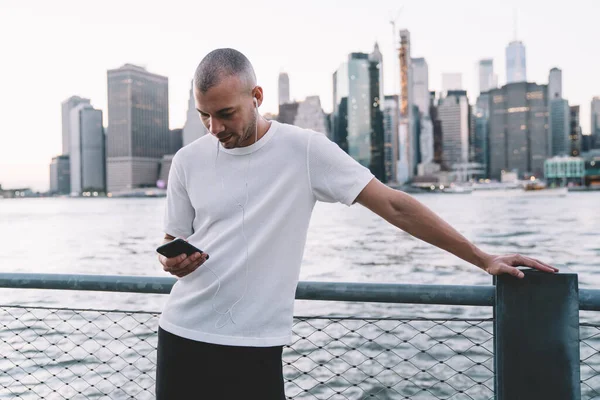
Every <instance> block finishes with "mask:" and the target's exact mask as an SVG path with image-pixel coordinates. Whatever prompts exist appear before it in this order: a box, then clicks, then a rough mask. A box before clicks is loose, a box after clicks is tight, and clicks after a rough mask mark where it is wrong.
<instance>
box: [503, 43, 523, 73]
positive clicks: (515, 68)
mask: <svg viewBox="0 0 600 400" xmlns="http://www.w3.org/2000/svg"><path fill="white" fill-rule="evenodd" d="M526 81H527V62H526V59H525V45H524V44H523V42H520V41H517V40H515V41H512V42H510V43H509V44H508V46H507V47H506V83H507V84H508V83H515V82H526Z"/></svg>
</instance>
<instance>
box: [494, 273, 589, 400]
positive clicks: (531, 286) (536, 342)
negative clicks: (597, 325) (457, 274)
mask: <svg viewBox="0 0 600 400" xmlns="http://www.w3.org/2000/svg"><path fill="white" fill-rule="evenodd" d="M523 272H524V273H525V278H523V279H517V278H514V277H512V276H509V275H501V276H499V277H498V279H496V304H495V307H494V322H495V323H494V350H495V370H496V399H497V400H519V399H523V400H525V399H527V400H538V399H539V400H542V399H544V400H548V399H557V400H558V399H569V400H579V399H581V384H580V372H579V290H578V286H577V274H548V273H543V272H539V271H535V270H525V271H523Z"/></svg>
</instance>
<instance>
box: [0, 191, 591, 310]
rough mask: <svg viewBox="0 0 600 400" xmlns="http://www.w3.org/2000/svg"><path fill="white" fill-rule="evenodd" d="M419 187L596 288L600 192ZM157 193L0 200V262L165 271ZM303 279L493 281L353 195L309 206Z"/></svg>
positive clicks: (39, 298) (502, 242) (17, 266)
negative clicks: (487, 192)
mask: <svg viewBox="0 0 600 400" xmlns="http://www.w3.org/2000/svg"><path fill="white" fill-rule="evenodd" d="M416 197H417V198H418V199H419V200H420V201H422V202H423V203H425V204H426V205H427V206H429V207H430V208H431V209H433V210H434V211H435V212H437V213H438V214H439V215H441V216H442V217H443V218H444V219H446V220H447V221H448V222H450V223H451V224H452V225H453V226H454V227H456V228H457V229H458V230H459V231H460V232H461V233H462V234H464V235H465V236H466V237H467V238H469V239H471V240H472V241H474V242H475V243H476V244H477V245H479V246H480V247H481V248H482V249H484V250H486V251H489V252H494V253H513V252H521V253H523V254H526V255H531V256H533V257H536V258H540V259H542V260H545V261H547V262H549V263H552V264H553V265H555V266H557V267H559V268H561V271H569V272H575V273H578V274H579V281H580V286H581V287H584V288H600V273H599V272H600V270H599V267H600V193H594V192H592V193H569V195H568V196H566V197H548V198H541V197H535V198H529V197H514V198H506V197H503V198H490V197H481V196H477V195H439V194H431V195H417V196H416ZM164 203H165V200H164V199H156V198H151V199H25V200H0V243H2V245H1V246H0V271H4V272H46V273H83V274H124V275H155V276H166V275H165V274H164V273H163V272H162V270H161V268H160V265H159V264H158V262H157V261H156V255H155V252H154V249H155V248H156V246H157V245H158V244H160V242H161V238H162V236H163V232H162V215H163V209H164ZM301 279H302V280H316V281H353V282H393V283H415V284H418V283H421V284H465V285H487V284H490V282H491V279H490V277H489V276H488V275H487V274H485V273H483V272H481V271H480V270H478V269H477V268H475V267H474V266H471V265H470V264H468V263H466V262H464V261H462V260H460V259H458V258H456V257H454V256H453V255H450V254H448V253H446V252H444V251H442V250H439V249H437V248H435V247H433V246H431V245H429V244H427V243H424V242H422V241H420V240H418V239H415V238H413V237H411V236H410V235H408V234H406V233H404V232H402V231H400V230H399V229H397V228H395V227H393V226H392V225H390V224H388V223H387V222H385V221H383V220H382V219H381V218H379V217H378V216H376V215H375V214H373V213H371V212H370V211H369V210H367V209H365V208H363V207H362V206H360V205H354V206H352V207H346V206H344V205H339V204H324V203H318V204H317V206H316V207H315V210H314V213H313V218H312V220H311V225H310V228H309V233H308V241H307V244H306V250H305V255H304V261H303V267H302V272H301ZM3 293H5V294H7V293H10V296H9V297H8V298H7V297H6V296H3V297H4V303H5V304H6V303H13V304H14V303H18V304H24V303H25V304H44V305H61V304H62V305H65V304H70V303H71V301H77V304H79V305H80V306H95V305H102V306H104V307H110V308H128V309H136V308H139V307H142V306H143V309H146V310H147V309H151V310H160V309H161V307H162V303H163V302H164V300H165V296H162V295H150V296H148V295H131V294H106V293H99V292H96V293H92V292H88V293H80V292H61V293H58V292H52V291H44V292H42V291H34V290H20V291H12V290H11V291H6V290H3ZM304 303H306V302H299V304H298V305H297V307H298V308H297V309H298V311H299V312H310V311H311V307H310V305H306V304H304ZM349 307H353V306H349ZM421 308H422V307H421ZM421 308H420V309H421ZM365 309H366V308H365V307H359V308H357V309H355V310H354V311H356V310H365ZM457 310H458V308H457ZM319 311H320V312H322V311H321V310H319ZM354 311H353V312H354ZM449 312H452V311H451V310H450V311H449Z"/></svg>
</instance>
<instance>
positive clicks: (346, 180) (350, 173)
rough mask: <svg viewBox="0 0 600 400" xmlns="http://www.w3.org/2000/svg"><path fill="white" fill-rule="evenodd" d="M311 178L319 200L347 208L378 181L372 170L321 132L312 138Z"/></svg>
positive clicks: (309, 141) (310, 146) (309, 170)
mask: <svg viewBox="0 0 600 400" xmlns="http://www.w3.org/2000/svg"><path fill="white" fill-rule="evenodd" d="M308 176H309V181H310V186H311V189H312V191H313V193H314V195H315V197H316V198H317V200H320V201H324V202H327V203H335V202H340V203H343V204H346V205H347V206H350V205H352V204H353V203H354V201H355V200H356V197H358V195H359V194H360V192H361V191H362V190H363V189H364V188H365V186H367V184H368V183H369V182H370V181H371V180H372V179H373V178H374V175H373V174H372V173H371V171H369V169H368V168H366V167H364V166H362V165H361V164H359V163H358V162H357V161H355V160H354V159H353V158H352V157H350V156H349V155H348V154H347V153H346V152H344V150H342V149H341V148H340V147H339V146H338V145H337V144H336V143H334V142H332V141H331V140H329V139H328V138H327V137H326V136H325V135H323V134H321V133H315V134H313V135H311V137H310V138H309V139H308Z"/></svg>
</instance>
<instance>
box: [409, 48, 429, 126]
mask: <svg viewBox="0 0 600 400" xmlns="http://www.w3.org/2000/svg"><path fill="white" fill-rule="evenodd" d="M411 66H412V76H413V79H412V86H413V93H414V96H413V99H414V104H415V105H416V106H417V107H418V108H419V112H420V113H421V115H422V116H424V117H426V116H428V115H429V68H428V66H427V61H425V59H424V58H413V59H412V60H411Z"/></svg>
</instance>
